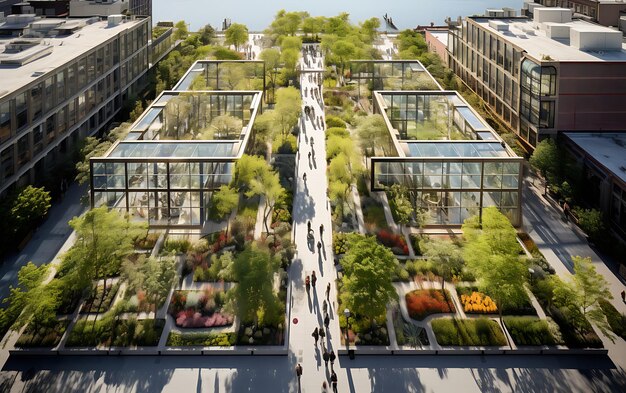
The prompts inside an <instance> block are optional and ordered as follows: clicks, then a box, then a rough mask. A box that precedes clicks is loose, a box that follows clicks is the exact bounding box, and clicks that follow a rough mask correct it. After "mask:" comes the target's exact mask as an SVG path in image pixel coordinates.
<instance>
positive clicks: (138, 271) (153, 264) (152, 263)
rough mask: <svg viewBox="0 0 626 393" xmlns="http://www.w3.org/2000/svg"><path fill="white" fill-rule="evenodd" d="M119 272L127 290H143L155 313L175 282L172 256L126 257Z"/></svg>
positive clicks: (174, 264)
mask: <svg viewBox="0 0 626 393" xmlns="http://www.w3.org/2000/svg"><path fill="white" fill-rule="evenodd" d="M121 273H122V279H123V280H124V281H125V282H126V283H127V285H128V289H129V290H133V291H135V292H137V291H144V293H145V295H146V300H147V301H148V304H151V305H153V306H154V312H155V313H156V311H157V308H158V306H159V305H160V304H161V303H163V301H164V300H165V298H166V297H167V295H168V294H169V291H170V289H171V288H172V286H173V285H174V283H175V282H176V263H175V260H174V258H172V257H165V258H162V257H160V258H158V259H157V258H154V257H145V256H144V255H141V256H140V257H139V258H137V260H135V261H133V260H131V259H126V260H125V261H124V263H123V264H122V269H121Z"/></svg>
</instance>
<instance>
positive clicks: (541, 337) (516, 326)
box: [502, 317, 558, 345]
mask: <svg viewBox="0 0 626 393" xmlns="http://www.w3.org/2000/svg"><path fill="white" fill-rule="evenodd" d="M502 319H503V321H504V325H505V326H506V329H507V330H508V331H509V334H510V335H511V338H513V341H514V342H515V344H517V345H556V344H558V343H557V342H556V340H555V339H554V336H553V335H552V333H551V332H550V327H549V325H548V322H547V321H545V320H542V319H539V318H537V317H504V318H502Z"/></svg>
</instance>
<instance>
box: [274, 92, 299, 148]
mask: <svg viewBox="0 0 626 393" xmlns="http://www.w3.org/2000/svg"><path fill="white" fill-rule="evenodd" d="M301 112H302V98H301V96H300V92H299V91H298V89H296V88H295V87H286V88H283V89H280V90H278V92H277V93H276V106H275V107H274V122H275V124H276V127H277V128H278V129H279V130H280V133H281V135H282V137H283V140H284V139H285V138H286V137H287V135H288V133H289V131H291V129H292V128H293V127H294V126H295V125H296V124H298V119H299V118H300V114H301Z"/></svg>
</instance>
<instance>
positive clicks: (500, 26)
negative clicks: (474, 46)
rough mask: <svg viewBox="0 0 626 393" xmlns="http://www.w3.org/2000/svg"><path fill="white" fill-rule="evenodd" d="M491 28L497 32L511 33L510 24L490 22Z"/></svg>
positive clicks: (497, 21) (499, 21)
mask: <svg viewBox="0 0 626 393" xmlns="http://www.w3.org/2000/svg"><path fill="white" fill-rule="evenodd" d="M489 27H491V28H492V29H494V30H497V31H509V24H508V23H506V22H503V21H501V20H490V21H489Z"/></svg>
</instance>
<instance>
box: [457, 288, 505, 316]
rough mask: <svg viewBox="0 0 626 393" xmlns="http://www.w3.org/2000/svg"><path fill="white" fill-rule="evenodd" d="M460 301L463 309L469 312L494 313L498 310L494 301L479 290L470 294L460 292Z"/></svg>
mask: <svg viewBox="0 0 626 393" xmlns="http://www.w3.org/2000/svg"><path fill="white" fill-rule="evenodd" d="M461 303H462V304H463V311H465V312H466V313H470V314H494V313H496V312H497V311H498V307H496V303H495V302H494V301H493V300H491V298H490V297H489V296H486V295H484V294H483V293H481V292H472V294H471V295H466V294H462V295H461Z"/></svg>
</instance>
